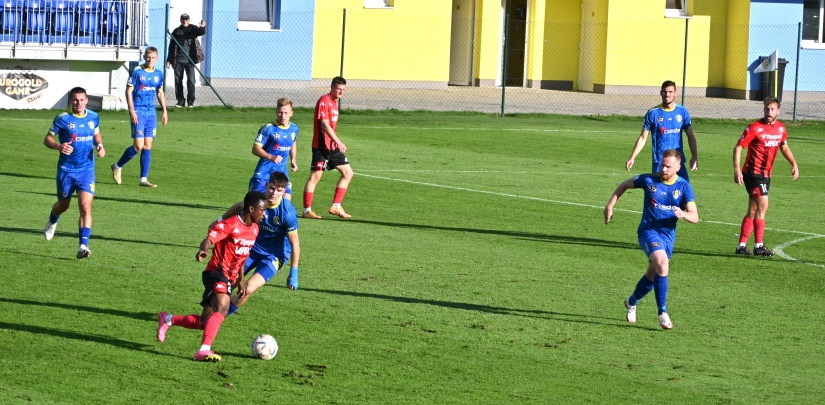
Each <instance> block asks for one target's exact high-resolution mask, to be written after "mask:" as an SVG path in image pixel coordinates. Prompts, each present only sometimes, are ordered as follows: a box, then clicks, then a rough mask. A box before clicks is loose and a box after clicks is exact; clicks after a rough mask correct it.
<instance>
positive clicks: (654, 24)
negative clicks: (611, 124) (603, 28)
mask: <svg viewBox="0 0 825 405" xmlns="http://www.w3.org/2000/svg"><path fill="white" fill-rule="evenodd" d="M663 3H664V2H663V1H660V0H612V1H610V4H609V14H610V15H609V17H608V18H609V21H610V22H609V24H608V35H607V51H606V72H607V74H606V76H605V82H604V84H606V85H626V86H651V85H658V84H661V82H662V81H664V80H673V81H675V82H676V83H677V84H679V85H680V87H683V86H684V85H685V84H684V83H681V82H682V74H683V66H684V45H685V20H684V19H678V18H665V17H664V4H663ZM689 24H690V27H689V29H688V33H689V37H688V65H687V83H686V85H687V86H688V87H706V86H707V81H708V80H707V79H708V61H707V54H708V46H709V38H710V37H709V34H710V33H709V31H710V18H709V17H707V16H698V15H694V18H693V19H691V20H690V21H689Z"/></svg>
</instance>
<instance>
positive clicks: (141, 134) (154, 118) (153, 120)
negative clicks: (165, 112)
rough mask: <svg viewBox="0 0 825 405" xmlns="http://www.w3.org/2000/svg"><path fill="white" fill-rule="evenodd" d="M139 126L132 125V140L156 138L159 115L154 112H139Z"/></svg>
mask: <svg viewBox="0 0 825 405" xmlns="http://www.w3.org/2000/svg"><path fill="white" fill-rule="evenodd" d="M136 113H137V117H138V124H137V125H135V124H132V138H152V139H154V138H155V131H156V130H157V128H158V114H157V112H155V110H154V109H152V110H137V111H136Z"/></svg>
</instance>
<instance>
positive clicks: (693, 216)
mask: <svg viewBox="0 0 825 405" xmlns="http://www.w3.org/2000/svg"><path fill="white" fill-rule="evenodd" d="M685 208H686V210H682V209H681V208H679V207H677V206H673V213H674V214H675V215H676V218H682V219H684V220H685V221H688V222H690V223H691V224H695V223H697V222H699V209H698V208H696V202H695V201H690V202H688V203H687V207H685Z"/></svg>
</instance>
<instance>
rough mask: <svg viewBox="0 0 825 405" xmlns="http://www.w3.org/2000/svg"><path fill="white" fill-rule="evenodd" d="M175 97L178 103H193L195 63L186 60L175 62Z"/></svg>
mask: <svg viewBox="0 0 825 405" xmlns="http://www.w3.org/2000/svg"><path fill="white" fill-rule="evenodd" d="M184 72H186V98H185V99H184V98H183V74H184ZM175 98H176V99H177V100H178V105H184V103H187V104H189V105H193V104H195V65H193V64H191V63H189V61H186V62H176V63H175Z"/></svg>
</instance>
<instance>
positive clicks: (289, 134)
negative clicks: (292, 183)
mask: <svg viewBox="0 0 825 405" xmlns="http://www.w3.org/2000/svg"><path fill="white" fill-rule="evenodd" d="M297 137H298V126H297V125H295V124H294V123H291V122H290V123H289V125H288V126H287V127H285V128H284V127H279V126H278V125H277V124H275V123H267V124H266V125H264V126H262V127H261V129H260V130H259V131H258V135H257V136H256V137H255V144H257V145H261V147H262V148H263V149H264V150H265V151H266V152H267V153H269V154H270V155H273V156H280V157H281V163H275V162H273V161H271V160H269V159H264V158H261V159H259V160H258V165H257V166H255V174H253V177H255V178H258V179H264V180H269V174H270V173H272V172H282V173H284V174H287V175H288V173H289V170H288V169H289V164H290V160H289V153H290V152H291V151H292V147H293V145H295V139H296V138H297Z"/></svg>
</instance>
